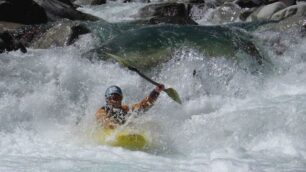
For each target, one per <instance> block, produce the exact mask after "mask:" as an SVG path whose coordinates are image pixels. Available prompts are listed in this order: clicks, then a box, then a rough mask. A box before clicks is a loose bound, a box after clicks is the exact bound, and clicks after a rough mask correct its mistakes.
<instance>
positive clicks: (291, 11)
mask: <svg viewBox="0 0 306 172" xmlns="http://www.w3.org/2000/svg"><path fill="white" fill-rule="evenodd" d="M305 15H306V2H300V3H298V4H297V5H292V6H290V7H288V8H285V9H283V10H280V11H278V12H277V13H275V14H273V16H272V17H271V19H273V20H283V19H285V18H288V17H292V16H296V17H303V16H305Z"/></svg>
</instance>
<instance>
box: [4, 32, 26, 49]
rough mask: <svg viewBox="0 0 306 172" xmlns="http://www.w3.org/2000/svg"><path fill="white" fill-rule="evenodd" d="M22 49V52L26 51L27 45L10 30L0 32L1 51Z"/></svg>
mask: <svg viewBox="0 0 306 172" xmlns="http://www.w3.org/2000/svg"><path fill="white" fill-rule="evenodd" d="M18 49H20V50H21V52H23V53H26V52H27V49H26V48H25V46H24V45H23V44H22V43H21V42H20V41H18V40H16V39H15V38H14V36H13V35H12V34H11V33H9V32H3V33H0V53H3V52H4V51H15V50H18Z"/></svg>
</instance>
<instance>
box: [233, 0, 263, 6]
mask: <svg viewBox="0 0 306 172" xmlns="http://www.w3.org/2000/svg"><path fill="white" fill-rule="evenodd" d="M235 3H236V4H237V5H239V6H240V7H241V8H253V7H259V6H260V5H262V4H264V2H263V1H261V0H237V1H235Z"/></svg>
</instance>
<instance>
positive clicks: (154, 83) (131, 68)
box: [128, 66, 160, 86]
mask: <svg viewBox="0 0 306 172" xmlns="http://www.w3.org/2000/svg"><path fill="white" fill-rule="evenodd" d="M128 69H129V70H131V71H134V72H136V73H138V75H140V76H141V77H142V78H144V79H145V80H147V81H149V82H150V83H152V84H153V85H156V86H159V85H160V84H159V83H157V82H155V81H153V80H152V79H151V78H149V77H147V76H146V75H145V74H143V73H141V72H140V71H139V70H138V69H136V68H134V67H131V66H128Z"/></svg>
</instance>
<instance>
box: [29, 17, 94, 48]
mask: <svg viewBox="0 0 306 172" xmlns="http://www.w3.org/2000/svg"><path fill="white" fill-rule="evenodd" d="M89 32H90V30H89V29H87V27H86V26H85V25H83V24H81V23H79V22H71V21H61V22H57V23H55V24H53V26H52V27H50V28H49V29H48V30H47V31H46V32H45V33H43V34H42V35H41V36H39V38H37V39H35V40H34V41H33V43H32V45H31V47H33V48H40V49H46V48H50V47H63V46H67V45H71V44H73V43H74V42H75V41H76V40H77V39H78V37H79V36H80V35H82V34H86V33H89Z"/></svg>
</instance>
